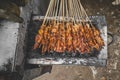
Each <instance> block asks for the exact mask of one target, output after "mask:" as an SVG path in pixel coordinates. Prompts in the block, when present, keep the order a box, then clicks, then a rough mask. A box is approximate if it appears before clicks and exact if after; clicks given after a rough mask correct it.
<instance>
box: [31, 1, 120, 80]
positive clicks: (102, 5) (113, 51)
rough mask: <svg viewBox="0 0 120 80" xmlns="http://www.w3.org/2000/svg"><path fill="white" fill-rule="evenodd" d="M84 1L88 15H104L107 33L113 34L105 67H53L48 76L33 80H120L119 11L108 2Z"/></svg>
mask: <svg viewBox="0 0 120 80" xmlns="http://www.w3.org/2000/svg"><path fill="white" fill-rule="evenodd" d="M85 1H87V2H83V4H87V5H84V6H85V7H86V10H87V12H88V14H89V15H105V17H106V21H107V24H108V31H109V32H111V33H113V34H114V37H115V41H114V43H113V44H111V45H110V46H108V61H107V66H106V67H87V66H67V65H66V66H65V65H53V68H52V72H51V73H50V74H49V73H47V74H44V75H42V76H39V77H37V78H35V79H33V80H120V10H119V8H117V7H115V6H113V5H112V4H111V2H109V1H108V2H99V1H97V0H96V2H95V0H85ZM92 1H94V2H92ZM108 38H109V37H108ZM108 40H109V39H108Z"/></svg>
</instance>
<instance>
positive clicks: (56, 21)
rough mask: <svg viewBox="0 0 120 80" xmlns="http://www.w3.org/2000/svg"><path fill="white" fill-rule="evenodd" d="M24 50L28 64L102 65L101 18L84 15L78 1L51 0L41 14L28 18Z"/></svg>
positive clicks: (104, 34)
mask: <svg viewBox="0 0 120 80" xmlns="http://www.w3.org/2000/svg"><path fill="white" fill-rule="evenodd" d="M27 53H28V55H29V59H28V63H29V64H42V65H50V64H80V65H95V66H105V65H106V59H107V26H106V22H105V17H104V16H88V15H87V13H86V11H85V9H84V8H83V6H82V4H81V2H80V0H51V1H50V3H49V6H48V10H47V12H46V15H45V16H40V15H35V14H34V15H32V17H31V21H30V24H29V25H28V33H27Z"/></svg>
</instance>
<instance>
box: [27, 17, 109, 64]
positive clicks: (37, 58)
mask: <svg viewBox="0 0 120 80" xmlns="http://www.w3.org/2000/svg"><path fill="white" fill-rule="evenodd" d="M53 18H54V17H48V19H53ZM31 19H32V20H31V23H32V22H33V23H35V22H41V23H42V21H43V19H44V16H39V15H32V18H31ZM57 19H58V18H57ZM65 19H67V18H65ZM89 19H90V20H91V22H92V23H95V24H96V27H97V28H98V29H99V30H100V32H101V36H102V38H103V40H104V43H105V46H104V48H103V49H102V50H101V51H100V53H99V54H97V56H96V55H95V56H90V57H58V56H46V55H41V54H40V52H38V51H37V50H36V51H33V50H28V54H30V55H32V57H31V56H29V58H28V60H27V62H28V63H29V64H37V65H53V64H62V65H74V64H75V65H86V66H106V62H107V56H108V55H107V25H106V21H105V16H89ZM31 23H30V24H31ZM31 27H35V26H33V24H32V26H31ZM28 29H30V27H29V26H28ZM28 33H29V30H28ZM28 40H30V39H28ZM28 46H29V45H28ZM31 47H32V46H31ZM33 55H34V56H33Z"/></svg>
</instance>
